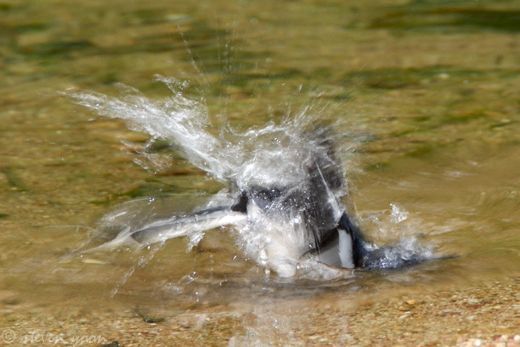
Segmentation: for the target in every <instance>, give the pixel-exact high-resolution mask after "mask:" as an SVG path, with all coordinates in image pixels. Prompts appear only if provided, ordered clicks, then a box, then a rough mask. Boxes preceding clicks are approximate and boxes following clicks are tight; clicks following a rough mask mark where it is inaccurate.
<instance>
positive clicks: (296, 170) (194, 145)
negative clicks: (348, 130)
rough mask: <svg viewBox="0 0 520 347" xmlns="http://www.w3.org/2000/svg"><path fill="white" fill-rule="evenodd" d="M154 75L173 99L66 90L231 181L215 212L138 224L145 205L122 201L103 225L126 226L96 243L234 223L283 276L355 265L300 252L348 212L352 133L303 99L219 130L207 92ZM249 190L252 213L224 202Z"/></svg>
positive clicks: (243, 240)
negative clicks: (292, 107) (328, 123)
mask: <svg viewBox="0 0 520 347" xmlns="http://www.w3.org/2000/svg"><path fill="white" fill-rule="evenodd" d="M157 80H158V81H160V82H162V83H164V84H165V85H166V86H167V87H168V88H169V89H170V91H171V92H172V95H171V96H170V97H168V98H165V99H162V100H152V99H149V98H147V97H146V96H144V95H143V94H141V93H140V92H139V91H137V90H136V89H134V88H131V87H127V86H123V85H120V89H121V91H122V94H121V96H120V97H108V96H106V95H103V94H99V93H95V92H74V91H69V92H68V93H67V95H69V96H70V97H72V98H73V99H75V100H76V101H77V102H78V103H79V104H81V105H83V106H85V107H88V108H90V109H93V110H95V111H96V112H97V113H99V114H100V115H103V116H107V117H111V118H119V119H122V120H124V121H126V122H127V124H128V125H129V127H130V128H131V129H134V130H139V131H144V132H147V133H148V134H149V135H150V136H151V139H150V141H155V140H157V139H161V140H166V141H168V143H170V144H171V145H172V146H175V147H176V148H178V149H179V150H180V151H181V152H182V154H183V155H184V156H185V157H186V158H187V159H188V160H189V161H190V162H191V163H192V164H193V165H195V166H196V167H198V168H199V169H202V170H204V171H205V172H207V174H208V175H210V176H211V177H213V178H214V179H216V180H219V181H223V182H227V183H229V188H228V189H225V190H223V191H221V192H220V193H219V194H216V195H215V196H214V197H213V198H211V199H210V200H209V201H208V202H207V203H206V204H205V206H203V208H201V210H203V211H212V212H211V213H200V214H197V213H195V214H191V215H184V216H183V215H181V216H175V217H169V218H165V219H161V220H156V221H146V222H144V223H143V222H137V223H134V222H135V221H136V220H137V218H136V217H137V216H139V212H138V211H134V210H131V209H126V208H124V207H123V208H122V209H120V210H118V211H115V212H113V213H111V214H109V215H107V216H106V217H105V218H104V219H103V221H102V224H103V225H104V226H108V227H110V226H113V225H114V224H119V225H121V226H122V227H121V228H120V232H119V233H118V235H117V237H115V238H113V239H112V240H111V241H109V242H106V243H104V244H102V245H101V246H99V247H97V248H95V249H94V250H99V249H113V248H114V247H119V246H121V245H123V244H124V245H131V246H141V247H142V246H146V245H150V244H151V243H156V242H159V243H161V242H164V241H166V240H167V239H170V238H175V237H188V239H189V242H188V249H191V248H192V247H194V246H195V245H197V244H198V242H199V241H200V240H201V239H202V238H203V237H204V234H205V232H206V231H207V230H210V229H214V228H216V227H219V226H226V225H228V226H230V228H229V229H230V230H231V231H233V232H234V234H235V236H236V243H237V246H238V247H239V248H240V249H242V251H243V252H244V253H245V254H246V256H247V257H248V258H250V259H253V260H254V261H255V262H257V263H258V264H259V265H261V266H263V267H265V268H266V269H272V270H274V271H276V272H277V273H278V275H280V276H282V277H293V276H295V275H296V274H298V275H299V276H301V277H305V278H313V279H331V278H338V277H348V276H350V275H351V272H350V271H347V270H338V269H334V268H330V267H328V266H326V265H324V264H322V263H320V262H319V261H316V259H313V258H311V259H309V257H303V258H302V255H305V254H308V253H309V251H311V250H313V249H315V248H316V247H318V246H317V244H318V243H319V241H320V240H319V239H320V236H321V234H322V232H323V231H328V230H332V229H334V228H335V227H336V226H337V221H338V220H339V219H340V217H341V215H342V214H343V213H344V208H343V207H342V205H341V204H340V200H341V199H342V197H344V196H345V194H346V190H347V187H346V183H345V181H344V179H343V177H344V175H345V172H344V167H345V166H344V165H341V163H340V161H339V160H338V158H337V155H336V153H335V151H334V149H333V145H332V144H335V143H337V142H339V140H340V139H344V138H346V136H345V135H346V134H344V133H341V134H338V133H337V132H335V133H333V132H331V131H329V128H327V127H318V128H317V127H316V126H315V125H314V126H313V124H315V123H316V122H317V117H315V116H312V114H311V110H310V108H309V107H307V108H304V109H303V110H301V111H300V112H298V113H297V114H296V115H293V116H292V117H287V118H285V119H284V120H282V121H281V122H280V123H274V122H270V123H268V124H267V125H265V126H263V127H258V128H252V129H249V130H247V131H245V132H238V131H235V130H233V129H232V128H231V127H224V128H223V130H222V131H221V133H220V134H219V135H214V134H212V133H211V132H210V130H211V129H212V127H211V124H210V122H209V118H210V117H209V114H208V109H207V107H206V104H205V102H204V99H203V98H198V99H197V98H187V97H186V96H185V95H184V90H185V89H186V88H187V86H188V84H187V82H185V81H178V80H176V79H172V78H166V77H162V76H158V77H157ZM335 128H337V127H335ZM350 139H351V141H350V142H349V143H348V145H346V146H342V147H341V148H342V149H344V151H343V154H345V153H351V152H352V150H353V149H354V148H355V145H356V141H352V137H350ZM259 187H264V188H267V189H263V188H262V189H263V190H262V189H259ZM317 188H318V189H317ZM251 191H253V192H255V193H253V194H256V195H255V199H256V201H255V202H256V205H255V204H251V205H248V207H247V214H243V213H238V212H234V211H232V209H229V208H227V209H222V208H220V207H219V206H231V204H232V203H233V199H234V198H236V197H237V193H238V192H251ZM318 191H319V192H318ZM214 206H216V207H215V208H212V207H214ZM309 211H312V212H310V213H309ZM392 218H393V219H395V222H396V223H398V222H401V221H403V220H405V219H406V213H405V211H401V210H400V209H399V208H398V207H397V205H392ZM136 240H137V241H138V242H136ZM367 246H368V247H369V248H370V247H371V249H376V248H377V247H375V246H371V245H367ZM422 251H423V250H422V249H419V247H417V246H416V245H415V244H413V245H411V244H406V245H404V244H403V245H399V246H397V247H392V248H391V250H388V252H387V251H386V250H385V251H381V252H380V253H381V254H380V255H381V259H380V261H382V262H384V264H383V265H384V266H383V267H390V266H389V264H393V263H396V262H398V260H399V259H398V258H400V259H405V258H407V257H413V256H414V255H416V254H417V252H422ZM387 253H388V254H387ZM378 261H379V259H378Z"/></svg>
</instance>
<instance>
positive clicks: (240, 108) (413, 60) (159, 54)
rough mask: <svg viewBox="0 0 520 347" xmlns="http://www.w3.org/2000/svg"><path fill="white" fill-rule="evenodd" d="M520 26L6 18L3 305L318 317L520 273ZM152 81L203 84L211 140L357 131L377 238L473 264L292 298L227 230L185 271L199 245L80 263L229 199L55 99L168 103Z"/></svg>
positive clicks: (76, 14) (332, 7)
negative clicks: (319, 115) (121, 222)
mask: <svg viewBox="0 0 520 347" xmlns="http://www.w3.org/2000/svg"><path fill="white" fill-rule="evenodd" d="M518 8H519V6H518V3H517V2H515V1H508V2H499V3H498V2H497V3H495V2H492V1H480V2H477V3H475V2H474V1H457V2H455V3H452V2H433V1H410V2H405V1H380V2H379V1H373V2H372V1H371V2H366V3H362V4H361V3H358V2H357V3H348V2H339V1H338V2H335V1H332V2H327V3H326V4H318V3H313V2H262V3H246V2H236V3H233V2H227V1H226V2H211V3H202V4H197V5H195V4H194V3H192V2H189V1H185V2H175V3H173V4H172V3H171V2H170V1H155V2H153V3H152V4H149V3H147V2H145V1H133V2H131V3H128V2H126V1H124V2H123V1H113V2H110V3H107V2H106V1H78V2H75V3H74V4H72V3H68V2H61V1H52V2H51V1H49V2H43V1H41V2H16V1H8V0H2V1H0V33H1V35H0V89H1V93H0V158H1V159H0V194H1V199H0V229H1V233H0V264H1V269H2V271H1V272H0V283H1V284H0V286H1V288H0V289H2V290H4V289H5V290H9V291H13V292H15V293H17V295H19V296H20V297H22V298H23V300H24V302H41V303H54V304H56V305H58V306H59V303H60V302H62V301H63V300H64V298H69V303H68V305H69V306H72V307H76V306H77V307H80V306H83V305H85V304H86V305H92V306H96V305H97V306H100V305H101V306H102V305H104V303H107V302H111V303H114V302H116V303H119V304H121V305H122V306H123V307H128V306H132V305H134V304H137V303H140V304H142V303H143V302H144V303H148V304H149V305H151V306H153V307H157V306H161V305H165V307H169V308H170V309H171V312H174V311H175V310H178V311H176V312H180V311H183V310H185V309H186V308H191V307H193V306H196V307H203V308H204V310H206V309H207V310H210V308H211V307H212V305H217V304H221V303H222V304H224V303H231V304H232V303H233V302H235V301H236V300H239V301H241V302H244V305H246V304H248V305H253V306H254V303H255V301H256V300H258V303H259V305H260V306H261V300H260V299H261V298H267V299H268V300H274V301H275V302H276V300H282V302H283V301H287V300H293V299H294V300H297V299H300V298H301V297H303V298H304V302H305V303H306V304H308V305H312V302H313V301H312V300H314V299H315V298H317V297H318V298H319V297H320V295H321V294H323V293H330V292H333V293H337V292H338V291H339V292H340V293H341V292H342V291H345V292H348V293H349V294H348V297H349V300H350V301H352V302H355V301H356V300H357V299H356V298H360V297H362V296H363V295H364V294H367V293H378V294H380V295H388V294H390V293H392V291H395V290H398V289H399V290H400V289H402V288H407V289H408V290H410V291H411V292H421V290H423V289H424V288H425V287H428V286H439V287H443V286H445V285H448V284H455V285H460V286H464V285H465V284H466V283H468V282H469V283H475V282H476V283H478V282H479V281H482V282H487V281H491V280H495V279H497V280H500V279H502V278H505V277H508V276H511V275H514V274H518V270H519V267H518V264H520V251H519V250H520V238H519V236H518V228H519V226H520V219H519V217H518V213H517V211H518V208H519V205H520V197H519V191H520V181H519V179H518V174H517V173H518V172H520V164H519V161H518V160H517V158H519V156H520V150H519V147H518V136H517V134H518V131H519V130H520V129H519V124H520V122H519V109H520V105H519V103H518V100H519V99H520V98H519V96H520V95H519V91H520V85H519V84H520V74H519V65H518V56H519V54H520V52H519V50H520V45H519V44H518V42H519V41H518V30H519V24H518V23H520V21H519V20H517V19H518V18H517V17H518ZM309 28H312V29H309ZM156 74H161V75H165V76H176V77H177V78H179V79H187V80H190V81H193V83H192V85H191V86H190V87H189V88H188V89H187V90H186V93H188V94H190V95H195V96H197V97H203V98H204V99H205V102H206V103H207V105H208V108H209V114H210V117H211V118H212V121H214V123H215V124H216V125H217V126H216V127H215V129H212V130H211V131H213V132H217V131H218V129H219V128H220V126H221V125H223V123H225V122H226V121H228V122H229V123H230V124H231V125H232V126H233V127H234V128H237V129H246V128H249V127H251V126H258V125H261V124H264V123H266V121H268V120H276V121H278V120H279V119H281V118H282V117H283V116H284V115H286V114H287V113H288V112H292V111H294V110H298V109H301V108H302V107H304V106H305V105H309V104H313V105H319V107H322V106H323V112H324V113H323V114H324V115H325V116H326V117H328V118H331V117H336V118H338V119H343V120H344V121H345V122H344V124H346V125H345V129H341V130H350V131H353V130H354V131H355V132H356V133H357V134H359V136H360V138H362V139H363V143H362V144H361V145H360V146H359V148H358V149H357V154H356V156H355V158H354V160H353V161H349V163H350V165H349V167H348V168H347V171H348V175H349V188H350V190H351V192H352V203H353V205H354V206H353V207H354V208H355V210H356V211H357V214H358V216H359V219H360V221H361V224H362V226H363V227H364V229H365V230H366V231H367V233H368V234H369V235H370V236H371V238H373V239H374V240H375V241H378V242H387V241H390V240H396V239H397V238H399V237H400V236H405V235H422V236H421V237H422V240H424V241H425V242H427V243H428V244H433V245H435V246H436V247H438V249H439V250H440V251H442V252H444V253H446V254H456V255H457V256H458V257H456V258H453V259H449V260H445V261H442V262H435V263H431V264H424V265H422V266H419V267H417V268H413V269H409V270H406V271H402V272H390V273H364V272H360V273H357V274H356V276H355V277H354V278H351V279H347V280H342V281H335V282H330V283H314V282H305V281H303V282H301V283H300V282H296V283H293V282H289V283H285V282H284V281H282V280H280V279H278V278H276V277H274V276H266V274H265V273H264V272H263V270H261V269H259V268H257V267H256V266H255V265H254V264H253V263H252V262H250V261H248V260H247V259H244V258H243V257H242V256H241V255H240V252H237V250H236V249H235V248H234V247H233V242H232V241H231V240H230V239H227V237H228V236H226V234H225V233H219V232H216V233H208V235H207V237H206V238H205V239H204V240H203V241H202V243H201V244H199V246H197V248H196V252H195V253H189V254H187V253H186V252H185V249H186V244H185V243H186V241H185V240H172V241H171V242H168V243H167V244H166V245H165V247H163V248H160V249H153V248H152V249H149V250H143V251H141V252H138V253H135V252H132V251H130V250H127V249H120V250H118V251H115V252H113V253H104V254H101V255H98V254H95V255H94V254H86V255H83V256H81V257H70V256H68V255H70V254H71V252H72V251H73V250H75V249H76V248H77V247H80V246H82V245H83V243H84V242H85V241H86V240H88V239H89V238H90V237H91V236H92V234H93V233H94V231H93V230H92V228H94V227H95V225H96V221H97V220H98V219H99V218H100V217H101V216H102V215H103V214H105V213H106V212H107V211H109V210H112V209H114V208H116V206H118V204H121V203H124V202H126V201H129V200H131V199H135V198H147V197H153V198H155V199H158V200H159V201H163V202H167V203H168V204H170V203H172V204H175V203H177V202H180V203H184V204H185V205H186V206H177V207H176V206H172V207H171V211H174V210H177V209H182V208H183V207H190V206H192V205H191V204H192V202H190V201H189V199H195V200H197V199H198V198H197V196H198V195H200V194H213V193H215V192H217V191H219V190H220V189H221V188H222V186H221V185H220V184H218V183H215V182H213V181H211V180H208V179H207V178H206V177H205V176H204V174H203V173H201V172H200V171H199V170H197V169H196V168H194V167H192V166H191V165H189V164H188V163H187V162H186V161H185V160H184V159H182V158H181V157H180V156H179V155H178V154H177V153H176V152H175V150H171V149H169V148H166V147H165V146H164V144H161V142H160V141H157V142H156V143H154V144H152V145H151V146H152V147H146V146H145V143H146V141H147V137H146V136H145V135H144V134H141V133H136V132H131V131H128V130H127V129H126V128H125V126H124V125H123V124H121V123H119V122H116V121H112V120H107V119H99V118H97V117H95V116H93V115H92V114H89V113H88V112H86V111H85V110H82V109H80V108H78V107H77V106H76V105H73V104H72V103H71V102H70V101H69V100H67V99H65V98H63V97H62V96H60V95H59V93H58V92H61V91H64V90H66V89H68V88H71V87H75V88H81V89H92V90H97V91H100V92H105V93H108V94H113V93H114V90H115V89H114V87H113V84H114V83H115V82H124V83H125V84H128V85H132V86H135V87H136V88H138V89H139V90H142V91H143V92H144V93H145V94H146V95H148V96H157V97H158V98H159V97H161V96H164V95H167V93H168V91H167V90H165V89H163V88H162V87H161V85H160V84H159V83H154V82H150V81H151V80H152V77H153V76H154V75H156ZM150 160H151V161H153V162H154V163H158V162H159V163H160V165H158V166H157V165H155V166H153V165H150ZM143 167H144V168H145V169H143ZM179 194H180V195H182V196H189V197H191V198H186V199H184V198H183V199H177V198H176V197H178V196H180V195H179ZM162 199H164V200H162ZM396 211H397V212H396ZM405 216H406V217H405ZM154 252H155V253H154ZM152 253H153V254H154V256H153V257H152V256H151V255H152ZM35 286H37V288H38V290H37V291H34V290H33V288H35ZM115 291H117V293H116V295H115V296H114V297H113V298H110V296H111V295H113V294H114V292H115ZM323 295H325V294H323ZM70 298H72V299H70ZM300 302H301V301H300ZM129 303H131V304H129ZM197 305H199V306H197ZM260 306H256V310H257V312H260V311H261V307H260ZM20 310H23V308H20ZM263 317H264V318H265V317H266V315H264V316H263ZM293 318H294V317H293ZM264 323H265V322H264ZM286 323H287V322H286ZM293 323H294V322H293ZM257 324H258V325H257V327H258V326H260V327H261V326H262V323H261V322H257ZM265 324H267V323H265ZM269 324H271V323H269ZM287 324H289V323H287ZM291 324H292V323H291ZM289 325H290V324H289ZM271 326H272V325H271ZM284 329H286V330H284ZM291 329H292V328H291V327H288V326H285V327H283V328H280V330H279V331H285V332H287V331H291ZM262 332H263V333H265V331H263V330H262V329H260V328H259V329H257V330H256V333H258V334H261V333H262ZM282 335H283V334H282ZM284 336H285V335H284ZM287 336H288V335H287ZM239 340H240V339H239V338H238V337H237V339H236V341H238V342H240V341H241V340H240V341H239ZM238 342H237V343H238Z"/></svg>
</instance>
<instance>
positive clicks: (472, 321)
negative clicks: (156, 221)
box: [0, 277, 520, 347]
mask: <svg viewBox="0 0 520 347" xmlns="http://www.w3.org/2000/svg"><path fill="white" fill-rule="evenodd" d="M412 293H415V294H411V292H410V291H403V292H402V293H399V292H394V293H392V294H391V295H389V296H386V297H381V296H379V297H375V296H371V295H370V294H362V297H361V298H359V299H356V301H355V302H353V301H352V297H351V295H356V294H355V293H354V294H352V293H350V294H348V295H349V296H350V297H346V296H345V295H344V293H338V292H334V293H328V294H327V293H326V294H319V295H316V296H315V297H314V298H311V299H309V298H305V299H290V300H287V299H279V300H273V299H259V300H257V301H256V302H255V303H254V304H251V303H250V304H243V303H240V304H238V303H235V304H232V305H213V306H211V307H207V306H205V307H196V306H194V307H193V308H192V309H188V310H178V311H177V312H175V310H171V309H165V308H157V307H155V308H153V309H150V308H139V307H135V306H132V307H129V306H128V304H126V305H122V304H121V302H119V303H115V302H114V303H112V304H110V303H109V304H108V305H107V304H105V302H106V300H105V301H104V304H103V305H100V307H94V306H91V305H89V306H90V307H82V308H79V307H77V305H71V306H67V302H66V301H65V302H61V303H60V304H59V305H56V304H53V305H50V304H41V303H38V304H36V303H31V302H30V301H25V300H24V299H22V298H21V297H19V296H17V294H16V293H14V292H10V291H2V292H0V300H1V311H0V312H1V318H0V319H1V320H0V327H1V332H2V334H1V335H0V342H2V345H13V346H18V345H45V346H46V345H49V346H50V345H72V346H270V345H272V346H509V347H511V346H520V277H511V278H508V279H505V280H501V281H499V282H490V283H481V284H478V285H471V286H468V287H465V288H460V287H459V288H453V289H444V290H431V291H429V290H425V291H424V292H423V293H419V292H412ZM70 300H71V301H73V300H74V301H75V300H78V298H70Z"/></svg>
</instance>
